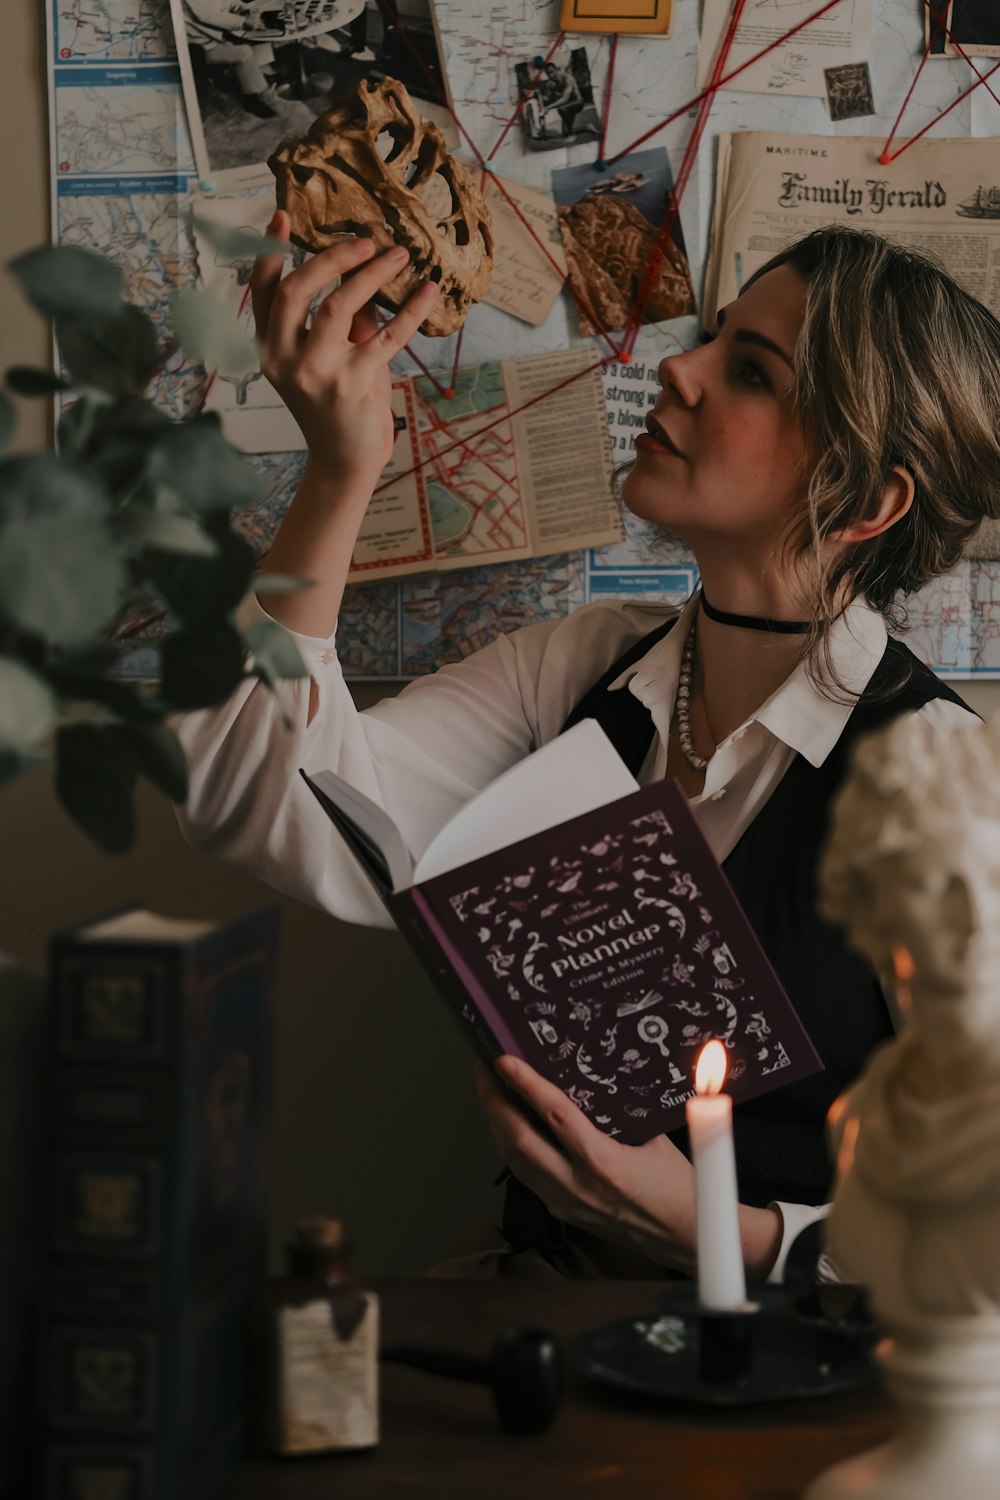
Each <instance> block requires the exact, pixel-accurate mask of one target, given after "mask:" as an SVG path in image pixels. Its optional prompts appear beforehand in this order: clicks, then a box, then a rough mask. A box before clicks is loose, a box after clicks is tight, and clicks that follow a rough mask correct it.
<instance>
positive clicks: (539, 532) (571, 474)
mask: <svg viewBox="0 0 1000 1500" xmlns="http://www.w3.org/2000/svg"><path fill="white" fill-rule="evenodd" d="M600 363H601V362H600V357H599V355H598V354H597V353H596V351H595V350H594V348H593V347H589V348H584V349H564V350H561V351H560V352H559V353H556V354H543V355H536V356H535V357H533V358H532V359H510V360H505V361H504V365H503V380H504V387H505V389H506V391H507V400H508V403H509V405H510V407H511V409H512V410H513V411H516V412H517V413H518V414H517V416H515V417H514V418H513V420H512V422H511V427H512V429H513V434H514V445H515V448H516V450H517V455H518V464H519V467H520V469H521V471H522V488H523V492H524V497H525V502H526V505H525V508H526V510H527V513H528V524H529V527H530V539H531V548H530V550H531V553H532V555H533V556H541V555H542V554H544V553H546V552H562V551H564V550H566V551H569V550H570V549H573V548H577V547H599V546H602V545H603V544H604V543H605V542H608V541H613V540H618V539H619V538H620V536H621V517H620V515H619V513H618V502H617V500H616V499H615V496H614V487H613V483H612V471H611V440H610V438H609V437H608V414H607V410H606V408H605V405H604V389H603V386H602V385H601V378H600ZM539 398H543V399H539Z"/></svg>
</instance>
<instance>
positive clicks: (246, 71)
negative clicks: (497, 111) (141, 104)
mask: <svg viewBox="0 0 1000 1500" xmlns="http://www.w3.org/2000/svg"><path fill="white" fill-rule="evenodd" d="M171 13H172V15H173V20H174V29H175V31H176V34H177V41H178V48H177V50H178V54H179V57H180V62H181V73H182V76H183V80H184V100H185V104H186V106H187V112H188V120H189V123H190V126H191V135H192V139H193V142H194V152H195V161H196V163H197V166H198V170H199V172H200V173H201V175H202V177H203V178H211V179H216V180H217V179H219V177H220V174H226V173H229V174H232V173H239V174H240V177H239V178H238V179H235V180H240V179H242V178H243V177H244V175H245V169H248V168H253V169H260V168H262V167H263V165H264V163H266V161H267V159H268V157H269V156H270V155H271V153H272V151H273V150H274V148H275V147H276V145H277V144H278V142H279V141H280V140H281V139H282V137H284V136H287V135H302V134H304V133H305V131H306V130H308V128H309V126H310V125H311V124H312V122H313V120H314V119H315V118H316V116H317V115H320V114H322V113H323V112H324V110H327V109H329V108H330V107H331V105H333V104H336V103H337V102H338V101H339V100H340V99H341V98H343V97H344V95H345V94H348V93H349V92H350V91H351V90H352V89H353V88H354V87H355V86H356V85H357V84H358V83H360V81H361V80H362V79H363V78H370V79H372V80H373V81H375V82H380V81H381V80H382V79H385V78H396V79H398V80H399V81H400V82H401V83H403V84H405V85H406V88H407V90H408V91H409V93H410V94H411V95H412V96H413V97H414V98H415V99H416V100H417V101H418V107H419V108H420V110H421V113H422V114H425V115H426V116H427V118H428V119H431V120H433V121H434V122H435V123H436V124H438V125H440V126H441V128H442V129H443V130H444V131H445V136H446V138H447V139H448V140H449V141H450V142H451V143H454V141H455V139H456V137H455V131H454V124H453V121H452V120H451V116H450V114H449V111H448V106H447V103H446V102H445V101H446V100H447V99H448V97H449V96H448V88H447V80H446V77H445V70H444V61H443V54H442V50H441V44H440V39H439V36H438V31H437V25H436V21H435V17H434V11H433V5H432V0H171ZM227 182H228V183H229V184H230V185H232V184H233V183H234V179H233V178H232V177H229V178H228V179H227V178H225V177H223V179H222V181H221V182H218V183H217V185H219V186H225V185H227Z"/></svg>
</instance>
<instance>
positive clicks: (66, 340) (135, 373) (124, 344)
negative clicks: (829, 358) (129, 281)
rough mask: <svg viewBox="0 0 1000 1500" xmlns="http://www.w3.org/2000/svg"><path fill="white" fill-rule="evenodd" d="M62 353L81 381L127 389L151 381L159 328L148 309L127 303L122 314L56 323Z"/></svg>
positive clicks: (104, 387) (107, 388)
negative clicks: (153, 323)
mask: <svg viewBox="0 0 1000 1500" xmlns="http://www.w3.org/2000/svg"><path fill="white" fill-rule="evenodd" d="M56 336H57V338H58V342H59V353H60V355H61V357H62V360H63V363H64V364H65V366H66V368H67V370H69V373H70V374H71V375H72V377H73V380H74V383H75V384H77V385H89V386H96V387H97V388H98V390H102V391H113V392H115V393H124V392H127V391H134V390H141V389H142V388H143V387H144V386H145V385H147V384H148V382H149V380H150V378H151V376H152V372H153V368H154V366H155V364H156V357H157V353H158V345H157V339H156V329H155V328H154V327H153V325H152V323H151V322H150V320H149V319H148V318H147V317H146V314H145V313H142V312H140V311H139V309H138V308H137V307H130V306H126V307H124V308H123V309H122V315H121V316H120V317H118V318H84V319H79V320H75V321H73V322H67V321H63V320H60V321H59V322H57V324H56Z"/></svg>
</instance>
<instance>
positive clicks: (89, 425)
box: [56, 391, 114, 453]
mask: <svg viewBox="0 0 1000 1500" xmlns="http://www.w3.org/2000/svg"><path fill="white" fill-rule="evenodd" d="M113 404H114V400H113V398H112V397H111V396H108V395H103V394H102V395H97V394H95V393H94V392H93V391H88V392H87V394H86V395H85V396H81V397H80V399H79V401H74V402H73V404H72V406H67V407H65V408H64V409H63V414H62V416H61V417H60V418H59V425H58V427H57V428H56V447H57V449H58V450H59V452H60V453H83V452H85V450H86V448H87V446H88V444H89V443H90V440H91V438H92V437H93V435H94V432H95V430H96V428H97V425H98V423H99V422H101V421H103V420H104V418H105V417H106V416H107V413H108V412H109V410H110V409H111V407H112V406H113Z"/></svg>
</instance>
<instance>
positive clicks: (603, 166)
mask: <svg viewBox="0 0 1000 1500" xmlns="http://www.w3.org/2000/svg"><path fill="white" fill-rule="evenodd" d="M594 166H595V167H596V168H597V170H598V172H606V171H607V170H608V164H607V162H606V161H605V160H604V157H603V156H599V157H598V158H597V160H596V161H595V162H594Z"/></svg>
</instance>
